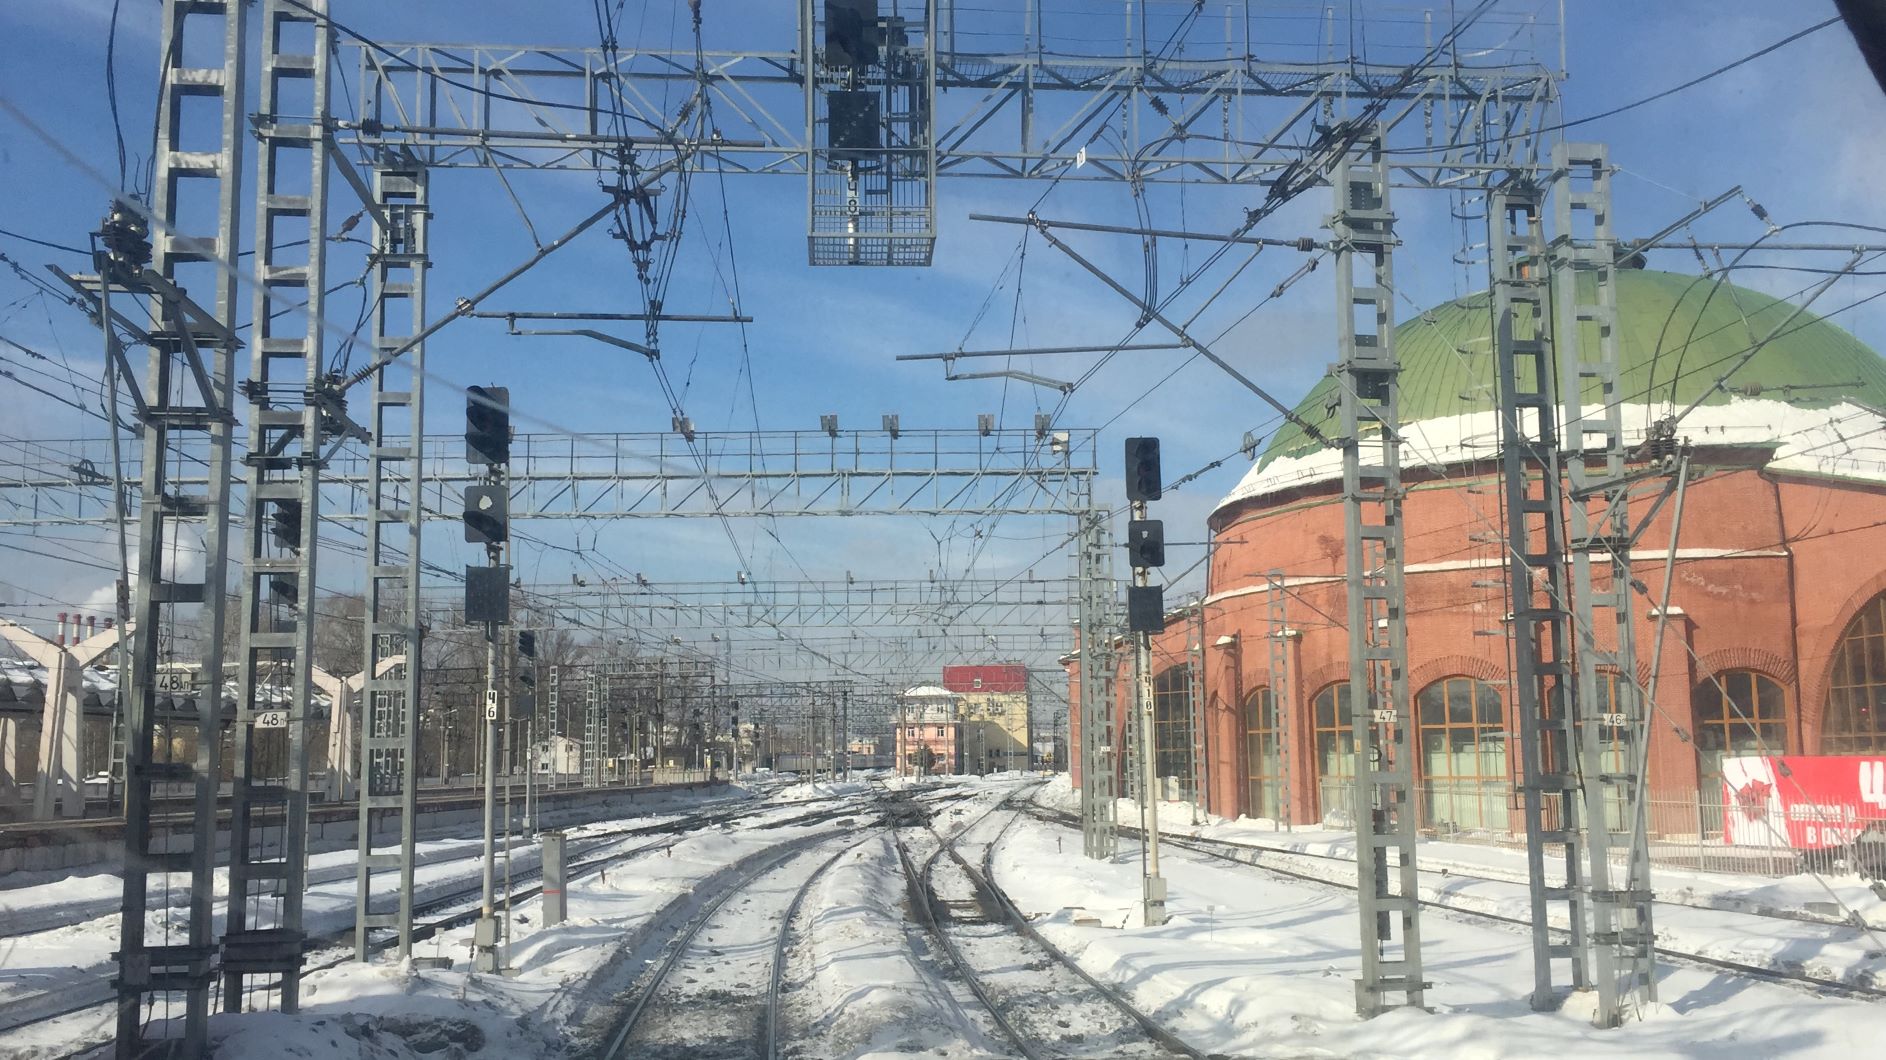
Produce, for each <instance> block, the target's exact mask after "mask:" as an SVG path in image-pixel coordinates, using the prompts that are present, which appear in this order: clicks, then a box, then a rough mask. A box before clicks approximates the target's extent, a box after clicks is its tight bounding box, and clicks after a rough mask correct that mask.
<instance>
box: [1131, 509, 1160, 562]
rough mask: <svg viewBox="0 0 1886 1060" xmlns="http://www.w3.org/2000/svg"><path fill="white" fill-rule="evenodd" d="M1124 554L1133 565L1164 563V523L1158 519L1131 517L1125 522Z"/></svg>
mask: <svg viewBox="0 0 1886 1060" xmlns="http://www.w3.org/2000/svg"><path fill="white" fill-rule="evenodd" d="M1126 554H1127V556H1128V557H1130V558H1131V559H1132V561H1133V566H1135V567H1163V566H1165V565H1166V524H1165V522H1164V521H1163V520H1159V519H1131V520H1128V521H1127V524H1126Z"/></svg>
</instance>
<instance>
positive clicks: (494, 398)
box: [465, 386, 511, 464]
mask: <svg viewBox="0 0 1886 1060" xmlns="http://www.w3.org/2000/svg"><path fill="white" fill-rule="evenodd" d="M465 460H466V461H467V462H468V463H473V464H508V463H510V462H511V388H510V387H503V386H469V387H466V388H465Z"/></svg>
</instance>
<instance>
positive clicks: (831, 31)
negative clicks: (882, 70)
mask: <svg viewBox="0 0 1886 1060" xmlns="http://www.w3.org/2000/svg"><path fill="white" fill-rule="evenodd" d="M879 36H880V35H879V31H878V0H825V65H826V66H830V67H849V68H851V69H853V70H862V69H864V68H865V67H867V66H870V65H871V64H872V63H873V62H874V61H875V60H876V59H877V51H878V45H879V43H880V40H879Z"/></svg>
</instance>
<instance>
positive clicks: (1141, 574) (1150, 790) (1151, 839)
mask: <svg viewBox="0 0 1886 1060" xmlns="http://www.w3.org/2000/svg"><path fill="white" fill-rule="evenodd" d="M1146 517H1147V514H1146V502H1145V501H1135V502H1133V518H1135V519H1145V518H1146ZM1149 580H1150V579H1149V577H1148V573H1147V570H1146V568H1144V567H1135V568H1133V584H1134V585H1145V584H1147V582H1148V581H1149ZM1133 708H1134V709H1133V713H1134V716H1135V717H1136V718H1137V719H1138V724H1139V752H1140V754H1139V757H1140V771H1139V780H1140V783H1139V797H1140V807H1141V811H1142V813H1143V814H1144V816H1145V821H1144V824H1145V831H1146V867H1145V879H1144V880H1143V882H1142V890H1141V911H1142V913H1143V917H1144V920H1145V924H1146V926H1147V927H1158V926H1159V925H1161V924H1163V923H1165V922H1166V880H1165V877H1163V876H1161V875H1160V874H1159V792H1158V788H1159V759H1158V754H1159V751H1158V739H1157V736H1156V728H1155V721H1154V719H1153V635H1152V634H1151V633H1145V632H1141V633H1135V634H1133Z"/></svg>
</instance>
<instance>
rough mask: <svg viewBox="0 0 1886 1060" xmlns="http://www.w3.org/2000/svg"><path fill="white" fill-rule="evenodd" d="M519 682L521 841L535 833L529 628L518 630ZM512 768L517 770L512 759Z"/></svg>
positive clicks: (533, 651)
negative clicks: (521, 724) (521, 722)
mask: <svg viewBox="0 0 1886 1060" xmlns="http://www.w3.org/2000/svg"><path fill="white" fill-rule="evenodd" d="M517 657H518V659H519V662H518V674H517V680H518V683H519V684H521V685H523V686H524V692H523V695H522V696H521V697H520V698H518V699H516V700H514V703H515V705H516V707H517V713H519V714H522V715H523V716H524V838H526V839H529V838H530V837H531V836H532V835H534V834H535V833H536V831H537V799H536V795H537V634H536V633H534V632H532V631H531V630H528V629H520V630H518V631H517ZM511 768H512V769H516V768H517V763H516V761H515V760H513V761H512V763H511Z"/></svg>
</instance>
